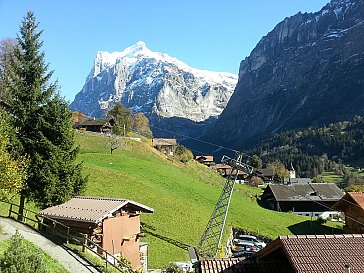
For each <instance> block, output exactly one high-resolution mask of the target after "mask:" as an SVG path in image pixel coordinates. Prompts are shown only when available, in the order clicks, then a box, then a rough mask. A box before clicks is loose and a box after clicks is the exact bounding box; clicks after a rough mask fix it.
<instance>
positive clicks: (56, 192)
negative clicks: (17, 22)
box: [6, 12, 86, 215]
mask: <svg viewBox="0 0 364 273" xmlns="http://www.w3.org/2000/svg"><path fill="white" fill-rule="evenodd" d="M37 29H38V23H37V22H36V19H35V16H34V14H33V13H32V12H28V13H27V15H26V17H25V18H24V20H23V22H22V25H21V27H20V35H18V37H17V41H18V44H19V46H18V47H16V49H15V52H14V58H13V59H12V60H11V62H10V67H9V69H8V73H7V74H8V78H7V80H6V86H7V88H8V89H9V93H10V96H11V98H10V100H9V107H8V111H9V113H10V115H11V116H12V118H13V121H12V125H13V126H14V128H16V141H14V142H13V153H15V154H16V155H18V156H24V155H26V156H27V157H28V158H29V166H28V177H27V179H26V181H25V184H26V187H25V188H24V189H23V190H22V191H21V198H20V210H19V214H20V215H22V211H23V210H22V208H23V207H24V202H25V199H30V200H33V201H35V202H36V203H37V204H38V205H39V206H40V207H41V208H44V207H47V206H50V205H54V204H59V203H62V202H64V201H65V200H67V199H69V198H71V197H72V196H74V195H76V194H79V193H81V192H82V190H83V188H84V186H85V183H86V179H85V178H83V177H82V175H81V165H79V164H78V165H77V164H75V159H76V156H77V153H78V149H77V148H75V147H74V135H73V134H74V132H73V129H72V124H71V119H70V118H71V112H70V111H69V110H68V106H67V104H66V103H65V102H64V100H63V99H62V98H61V97H60V96H59V94H58V90H57V83H50V78H51V76H52V72H48V65H46V64H45V61H44V59H45V55H44V52H41V51H40V49H41V46H42V43H43V42H41V41H40V36H41V34H42V32H43V31H38V30H37Z"/></svg>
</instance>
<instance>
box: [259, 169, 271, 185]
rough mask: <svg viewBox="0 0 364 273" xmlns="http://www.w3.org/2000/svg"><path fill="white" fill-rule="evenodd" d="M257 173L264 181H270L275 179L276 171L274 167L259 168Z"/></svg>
mask: <svg viewBox="0 0 364 273" xmlns="http://www.w3.org/2000/svg"><path fill="white" fill-rule="evenodd" d="M255 173H256V175H258V176H259V177H260V178H261V179H262V180H263V182H264V183H270V182H272V181H273V180H274V171H273V170H272V169H258V170H256V172H255Z"/></svg>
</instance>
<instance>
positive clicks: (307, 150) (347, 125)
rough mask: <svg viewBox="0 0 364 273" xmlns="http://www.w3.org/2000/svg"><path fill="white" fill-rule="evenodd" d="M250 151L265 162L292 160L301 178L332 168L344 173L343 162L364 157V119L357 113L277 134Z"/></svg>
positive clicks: (289, 161)
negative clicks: (322, 125)
mask: <svg viewBox="0 0 364 273" xmlns="http://www.w3.org/2000/svg"><path fill="white" fill-rule="evenodd" d="M249 153H250V154H256V155H258V156H259V157H261V159H262V160H263V161H264V162H272V161H275V160H279V161H281V162H284V163H285V165H286V166H289V165H290V164H291V163H292V164H293V166H294V167H295V169H296V171H297V172H298V174H299V175H300V176H301V177H304V176H308V177H315V176H317V175H318V174H320V173H322V172H324V171H332V170H334V171H336V172H343V166H342V164H352V163H355V162H361V160H363V159H364V118H363V117H359V116H357V117H355V118H354V119H353V120H351V121H345V122H338V123H334V124H330V125H328V126H324V127H320V128H314V127H309V128H308V129H305V130H302V131H286V132H283V133H280V134H276V135H274V136H273V137H272V138H269V139H267V140H265V141H263V142H262V143H260V144H259V145H257V146H256V147H255V148H253V149H251V150H249ZM359 164H360V163H359Z"/></svg>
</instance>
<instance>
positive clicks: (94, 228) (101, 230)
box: [39, 196, 154, 270]
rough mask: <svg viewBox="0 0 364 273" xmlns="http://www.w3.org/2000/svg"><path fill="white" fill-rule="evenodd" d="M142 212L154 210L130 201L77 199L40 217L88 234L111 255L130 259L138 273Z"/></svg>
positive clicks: (44, 212)
mask: <svg viewBox="0 0 364 273" xmlns="http://www.w3.org/2000/svg"><path fill="white" fill-rule="evenodd" d="M141 212H144V213H152V212H154V210H153V209H152V208H150V207H147V206H145V205H142V204H140V203H137V202H135V201H132V200H128V199H120V198H106V197H88V196H76V197H74V198H72V199H71V200H69V201H67V202H65V203H64V204H61V205H58V206H53V207H49V208H46V209H44V210H42V211H41V212H39V214H40V215H42V216H46V217H48V218H52V219H55V220H57V221H58V222H61V223H62V224H64V225H66V226H68V227H70V228H71V229H72V230H75V231H78V232H81V233H83V234H86V235H87V237H88V238H89V239H91V240H92V241H94V242H97V243H98V244H99V245H100V247H102V248H104V249H106V250H107V251H108V252H109V253H112V254H115V255H118V254H120V255H121V256H123V257H125V258H127V259H128V260H129V261H130V262H131V263H132V267H133V269H135V270H136V269H140V268H141V267H142V264H141V262H142V261H141V258H140V257H141V256H142V255H141V254H143V253H141V245H140V239H139V238H140V237H141V236H142V232H141V230H140V214H141Z"/></svg>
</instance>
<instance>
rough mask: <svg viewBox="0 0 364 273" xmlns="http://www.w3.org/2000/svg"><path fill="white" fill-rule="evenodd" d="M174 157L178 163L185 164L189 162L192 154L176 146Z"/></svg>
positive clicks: (184, 148)
mask: <svg viewBox="0 0 364 273" xmlns="http://www.w3.org/2000/svg"><path fill="white" fill-rule="evenodd" d="M175 157H176V158H177V159H178V160H179V161H181V162H183V163H186V162H188V161H190V160H191V159H193V154H192V152H191V151H190V150H188V149H187V148H186V147H185V146H182V145H178V147H177V149H176V152H175Z"/></svg>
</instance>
